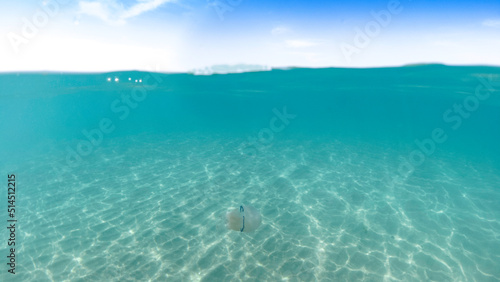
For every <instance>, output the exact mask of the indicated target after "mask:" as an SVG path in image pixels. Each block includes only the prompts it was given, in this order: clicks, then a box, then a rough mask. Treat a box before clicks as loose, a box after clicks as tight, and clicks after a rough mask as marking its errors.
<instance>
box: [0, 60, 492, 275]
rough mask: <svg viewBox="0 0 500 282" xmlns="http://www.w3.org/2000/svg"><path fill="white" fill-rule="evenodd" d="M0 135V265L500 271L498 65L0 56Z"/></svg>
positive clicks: (74, 270) (194, 271)
mask: <svg viewBox="0 0 500 282" xmlns="http://www.w3.org/2000/svg"><path fill="white" fill-rule="evenodd" d="M0 134H1V135H0V136H1V139H0V172H1V173H0V178H1V179H2V180H1V183H2V184H1V185H2V187H4V189H2V190H1V191H2V192H1V195H0V219H1V221H2V225H1V226H4V225H5V227H2V228H1V229H0V230H1V231H0V238H1V239H0V240H1V241H0V262H1V263H0V265H1V267H0V271H1V273H0V280H1V281H240V280H241V281H499V280H500V68H496V67H451V66H443V65H420V66H408V67H398V68H371V69H342V68H329V69H302V68H290V69H274V70H270V71H261V72H247V73H238V74H214V75H193V74H187V73H184V74H182V73H179V74H159V73H147V72H137V71H130V72H113V73H97V74H94V73H91V74H77V73H4V74H0ZM8 174H15V176H16V185H17V186H16V202H15V205H16V213H15V217H16V219H17V222H16V232H15V239H16V241H15V242H16V246H15V247H16V250H15V254H16V265H15V272H16V274H15V275H12V274H10V273H8V272H7V270H8V269H10V267H9V266H8V265H7V262H8V259H7V255H8V254H9V248H10V247H8V246H7V239H8V238H9V236H10V233H9V230H7V228H6V226H8V225H7V219H8V215H7V181H8V180H7V175H8ZM240 205H250V206H253V207H255V208H256V209H257V210H258V211H259V212H260V214H261V217H262V224H261V226H260V227H259V228H258V229H257V230H255V231H253V232H249V233H245V232H237V231H233V230H228V229H227V228H226V226H225V216H226V213H227V212H228V211H230V210H233V209H236V208H238V207H239V206H240Z"/></svg>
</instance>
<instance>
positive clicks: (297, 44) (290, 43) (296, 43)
mask: <svg viewBox="0 0 500 282" xmlns="http://www.w3.org/2000/svg"><path fill="white" fill-rule="evenodd" d="M285 43H286V46H287V47H292V48H304V47H312V46H316V45H318V44H317V43H315V42H312V41H307V40H287V41H285Z"/></svg>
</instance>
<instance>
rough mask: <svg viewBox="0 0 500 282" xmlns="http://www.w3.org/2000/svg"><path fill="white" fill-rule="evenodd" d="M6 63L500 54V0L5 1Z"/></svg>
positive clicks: (424, 59)
mask: <svg viewBox="0 0 500 282" xmlns="http://www.w3.org/2000/svg"><path fill="white" fill-rule="evenodd" d="M0 5H2V6H3V7H2V8H1V9H0V34H2V37H1V40H0V72H15V71H71V72H103V71H119V70H143V71H158V72H187V71H193V70H194V71H196V70H203V69H210V68H211V67H212V66H214V65H238V64H240V65H241V64H243V65H245V64H246V65H259V66H265V67H274V68H279V67H291V66H295V67H381V66H382V67H383V66H401V65H406V64H419V63H443V64H449V65H494V66H500V51H499V50H500V1H498V0H482V1H481V0H480V1H461V0H455V1H445V0H435V1H423V0H400V1H397V0H389V1H379V0H376V1H320V0H310V1H295V0H289V1H272V0H267V1H266V0H82V1H78V0H41V1H33V0H24V1H2V2H1V3H0Z"/></svg>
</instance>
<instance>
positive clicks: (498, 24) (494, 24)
mask: <svg viewBox="0 0 500 282" xmlns="http://www.w3.org/2000/svg"><path fill="white" fill-rule="evenodd" d="M483 25H484V26H489V27H500V19H496V20H492V19H489V20H485V21H483Z"/></svg>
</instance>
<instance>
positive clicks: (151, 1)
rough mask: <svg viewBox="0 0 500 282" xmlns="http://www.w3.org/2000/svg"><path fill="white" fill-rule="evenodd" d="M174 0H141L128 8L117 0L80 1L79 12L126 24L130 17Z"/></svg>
mask: <svg viewBox="0 0 500 282" xmlns="http://www.w3.org/2000/svg"><path fill="white" fill-rule="evenodd" d="M173 1H175V0H139V1H138V2H137V3H135V4H134V5H132V6H131V7H129V8H128V9H125V8H124V7H123V5H122V4H121V3H118V2H117V1H116V0H96V1H80V3H79V7H80V11H79V13H81V14H86V15H90V16H94V17H97V18H99V19H101V20H103V21H105V22H108V23H110V24H124V23H125V21H126V20H127V19H129V18H132V17H136V16H138V15H140V14H142V13H145V12H148V11H151V10H154V9H156V8H158V7H159V6H161V5H163V4H164V3H167V2H173Z"/></svg>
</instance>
